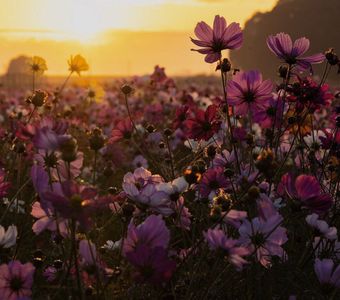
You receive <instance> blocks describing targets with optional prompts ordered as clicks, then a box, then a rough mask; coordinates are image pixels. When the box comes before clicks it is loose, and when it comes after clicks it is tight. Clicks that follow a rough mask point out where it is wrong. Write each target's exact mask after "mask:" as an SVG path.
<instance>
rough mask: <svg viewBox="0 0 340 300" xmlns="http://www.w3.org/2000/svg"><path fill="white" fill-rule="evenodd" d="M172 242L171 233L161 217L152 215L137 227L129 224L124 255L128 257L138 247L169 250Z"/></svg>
mask: <svg viewBox="0 0 340 300" xmlns="http://www.w3.org/2000/svg"><path fill="white" fill-rule="evenodd" d="M169 240H170V231H169V229H168V228H167V227H166V225H165V223H164V221H163V219H162V217H161V216H156V215H151V216H149V217H147V218H146V220H145V221H144V222H143V223H141V224H139V225H138V226H137V227H136V226H135V225H134V224H133V223H132V221H131V223H130V224H129V227H128V231H127V237H126V238H125V239H124V241H123V253H124V254H125V255H126V254H127V253H129V252H132V251H134V250H135V249H136V247H137V246H138V245H144V246H147V247H148V248H155V247H161V248H167V247H168V244H169Z"/></svg>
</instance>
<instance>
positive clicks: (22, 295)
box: [0, 260, 35, 300]
mask: <svg viewBox="0 0 340 300" xmlns="http://www.w3.org/2000/svg"><path fill="white" fill-rule="evenodd" d="M34 271H35V267H34V266H33V265H32V264H31V263H26V264H22V263H21V262H20V261H18V260H14V261H10V262H9V263H8V264H7V265H6V264H2V265H1V266H0V299H2V300H19V299H30V296H31V295H32V291H31V288H32V284H33V274H34Z"/></svg>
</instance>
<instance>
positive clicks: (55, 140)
mask: <svg viewBox="0 0 340 300" xmlns="http://www.w3.org/2000/svg"><path fill="white" fill-rule="evenodd" d="M69 138H70V136H69V135H64V134H63V135H60V134H59V133H57V132H56V131H54V130H52V129H51V128H49V127H42V128H39V129H37V131H36V133H35V135H34V137H33V140H32V141H33V144H34V146H35V147H36V148H38V149H44V150H51V151H54V150H57V149H58V148H59V147H60V145H61V144H62V143H64V142H65V141H67V140H68V139H69Z"/></svg>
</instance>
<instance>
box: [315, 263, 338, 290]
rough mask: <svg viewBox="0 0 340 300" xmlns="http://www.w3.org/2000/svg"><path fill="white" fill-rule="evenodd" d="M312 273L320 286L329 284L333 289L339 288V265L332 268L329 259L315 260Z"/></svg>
mask: <svg viewBox="0 0 340 300" xmlns="http://www.w3.org/2000/svg"><path fill="white" fill-rule="evenodd" d="M314 271H315V274H316V276H317V277H318V279H319V282H320V283H321V284H322V285H325V284H329V285H331V286H333V287H337V288H340V265H338V266H337V267H334V262H333V260H331V259H322V260H320V259H318V258H317V259H316V260H315V263H314Z"/></svg>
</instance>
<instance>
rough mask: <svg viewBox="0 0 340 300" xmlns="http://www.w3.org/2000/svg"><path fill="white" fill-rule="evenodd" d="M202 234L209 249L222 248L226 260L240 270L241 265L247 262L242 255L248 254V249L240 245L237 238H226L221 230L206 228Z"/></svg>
mask: <svg viewBox="0 0 340 300" xmlns="http://www.w3.org/2000/svg"><path fill="white" fill-rule="evenodd" d="M203 235H204V238H205V239H206V241H207V243H208V244H209V247H210V249H212V250H218V249H222V250H223V251H224V255H225V256H226V257H227V259H228V261H229V262H230V263H231V264H232V265H234V266H235V267H236V268H237V269H238V270H242V268H243V266H244V265H245V264H247V263H248V262H247V261H246V260H245V259H244V258H243V256H246V255H249V253H250V252H249V250H248V249H247V248H245V247H242V246H240V245H239V241H238V240H234V239H230V238H228V237H227V235H226V234H225V233H224V232H223V230H221V229H208V231H207V232H204V233H203Z"/></svg>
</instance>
